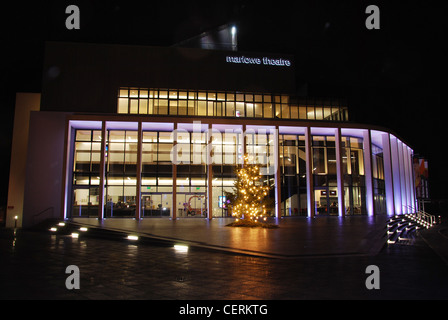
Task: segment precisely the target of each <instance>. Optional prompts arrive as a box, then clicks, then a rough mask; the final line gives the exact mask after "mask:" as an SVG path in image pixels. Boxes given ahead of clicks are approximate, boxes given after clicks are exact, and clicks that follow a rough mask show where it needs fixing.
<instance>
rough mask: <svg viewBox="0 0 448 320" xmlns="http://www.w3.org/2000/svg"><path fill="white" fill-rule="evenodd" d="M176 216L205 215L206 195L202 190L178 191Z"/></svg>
mask: <svg viewBox="0 0 448 320" xmlns="http://www.w3.org/2000/svg"><path fill="white" fill-rule="evenodd" d="M177 199H178V200H177V201H178V203H179V205H178V207H177V210H178V214H177V216H178V217H182V218H185V217H197V218H201V217H202V218H206V217H207V196H206V194H205V193H204V192H198V193H178V194H177Z"/></svg>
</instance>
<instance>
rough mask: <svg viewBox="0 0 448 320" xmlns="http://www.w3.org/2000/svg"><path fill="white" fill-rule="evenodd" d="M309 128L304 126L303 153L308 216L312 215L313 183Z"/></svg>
mask: <svg viewBox="0 0 448 320" xmlns="http://www.w3.org/2000/svg"><path fill="white" fill-rule="evenodd" d="M311 142H312V137H311V128H310V127H306V128H305V153H306V187H307V189H306V190H307V191H306V200H307V210H308V217H309V218H313V217H314V185H313V170H312V168H313V163H312V162H313V154H312V149H311Z"/></svg>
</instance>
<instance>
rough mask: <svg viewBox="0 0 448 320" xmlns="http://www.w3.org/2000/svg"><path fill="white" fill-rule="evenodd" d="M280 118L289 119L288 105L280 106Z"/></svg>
mask: <svg viewBox="0 0 448 320" xmlns="http://www.w3.org/2000/svg"><path fill="white" fill-rule="evenodd" d="M282 118H283V119H289V105H287V104H282Z"/></svg>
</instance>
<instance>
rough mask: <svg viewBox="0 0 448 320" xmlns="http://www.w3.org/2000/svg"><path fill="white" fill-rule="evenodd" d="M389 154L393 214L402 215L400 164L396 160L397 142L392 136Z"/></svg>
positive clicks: (397, 159)
mask: <svg viewBox="0 0 448 320" xmlns="http://www.w3.org/2000/svg"><path fill="white" fill-rule="evenodd" d="M390 153H391V162H392V179H393V189H394V205H395V214H402V207H401V182H400V162H399V158H398V141H397V138H396V137H394V136H390Z"/></svg>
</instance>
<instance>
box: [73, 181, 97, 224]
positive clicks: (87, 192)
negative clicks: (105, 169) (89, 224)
mask: <svg viewBox="0 0 448 320" xmlns="http://www.w3.org/2000/svg"><path fill="white" fill-rule="evenodd" d="M98 203H99V187H97V186H74V187H73V199H72V212H71V217H72V218H75V217H98Z"/></svg>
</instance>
